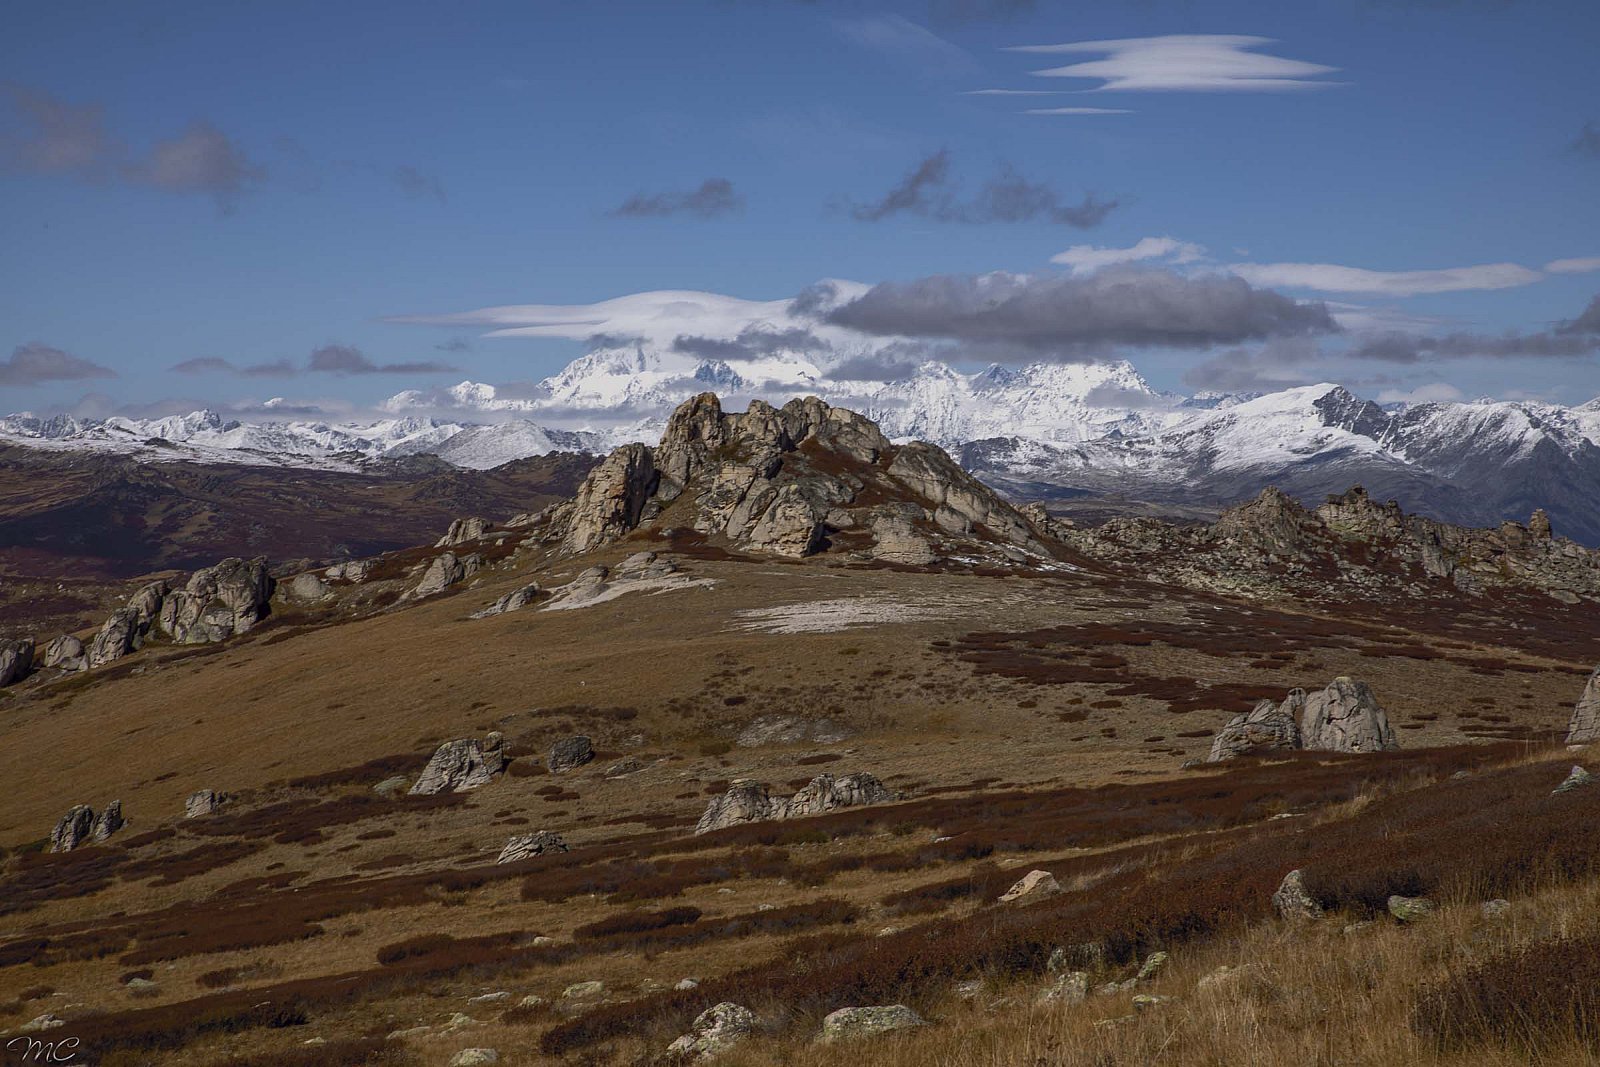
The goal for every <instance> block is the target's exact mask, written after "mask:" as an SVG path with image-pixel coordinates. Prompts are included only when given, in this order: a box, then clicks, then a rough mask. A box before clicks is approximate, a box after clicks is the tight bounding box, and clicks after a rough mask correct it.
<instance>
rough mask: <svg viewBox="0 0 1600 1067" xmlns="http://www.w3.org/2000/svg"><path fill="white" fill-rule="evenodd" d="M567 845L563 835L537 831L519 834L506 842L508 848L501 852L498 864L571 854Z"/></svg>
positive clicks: (497, 858) (497, 859)
mask: <svg viewBox="0 0 1600 1067" xmlns="http://www.w3.org/2000/svg"><path fill="white" fill-rule="evenodd" d="M570 851H572V850H571V849H570V848H568V847H567V843H566V842H565V841H563V840H562V839H561V835H560V834H557V833H552V832H551V831H549V830H535V831H534V832H533V833H531V834H519V835H517V836H516V837H513V838H512V839H511V840H509V841H507V842H506V847H505V848H503V849H501V850H500V855H499V856H498V857H496V859H495V862H496V863H515V862H517V861H518V860H525V859H532V858H533V857H534V856H543V855H544V854H545V853H547V852H570Z"/></svg>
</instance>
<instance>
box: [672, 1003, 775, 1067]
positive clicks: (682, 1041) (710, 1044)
mask: <svg viewBox="0 0 1600 1067" xmlns="http://www.w3.org/2000/svg"><path fill="white" fill-rule="evenodd" d="M755 1025H756V1013H755V1012H753V1011H751V1010H750V1009H749V1008H746V1007H744V1006H743V1005H741V1004H734V1003H733V1002H731V1001H723V1002H722V1003H721V1004H717V1005H715V1006H713V1007H710V1008H707V1009H706V1010H705V1011H703V1012H701V1013H700V1014H699V1015H697V1016H696V1017H695V1020H694V1022H693V1023H692V1024H690V1027H689V1032H688V1033H687V1034H684V1035H683V1036H682V1037H680V1038H678V1039H677V1040H676V1041H674V1042H673V1043H672V1044H671V1045H669V1046H667V1052H669V1053H677V1054H679V1055H681V1056H686V1057H690V1058H694V1057H699V1056H715V1055H716V1054H717V1053H719V1052H725V1051H726V1050H728V1049H730V1048H732V1047H733V1046H734V1045H736V1044H738V1043H739V1042H740V1041H743V1040H744V1039H745V1038H747V1037H749V1036H750V1032H751V1031H752V1030H754V1029H755Z"/></svg>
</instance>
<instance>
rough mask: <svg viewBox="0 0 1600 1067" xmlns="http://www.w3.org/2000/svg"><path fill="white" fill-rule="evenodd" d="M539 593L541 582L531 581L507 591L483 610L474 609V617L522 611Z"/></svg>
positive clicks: (483, 617)
mask: <svg viewBox="0 0 1600 1067" xmlns="http://www.w3.org/2000/svg"><path fill="white" fill-rule="evenodd" d="M539 593H540V589H539V583H538V582H529V583H528V584H527V585H525V586H522V587H521V588H519V589H513V590H511V592H509V593H507V594H506V595H505V596H503V597H501V598H500V599H499V600H496V601H495V602H494V603H493V604H490V605H489V606H488V607H486V608H484V609H483V610H482V611H474V612H473V613H472V617H473V618H474V619H487V618H489V617H490V616H491V615H504V614H505V613H506V612H508V611H521V610H522V609H523V608H525V607H527V606H528V605H529V604H531V603H533V602H534V600H535V599H536V598H537V597H538V596H539Z"/></svg>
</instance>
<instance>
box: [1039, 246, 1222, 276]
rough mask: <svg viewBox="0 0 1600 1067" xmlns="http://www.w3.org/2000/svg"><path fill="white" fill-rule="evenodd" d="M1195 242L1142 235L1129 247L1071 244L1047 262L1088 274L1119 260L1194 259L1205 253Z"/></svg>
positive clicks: (1180, 261)
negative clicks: (1142, 236)
mask: <svg viewBox="0 0 1600 1067" xmlns="http://www.w3.org/2000/svg"><path fill="white" fill-rule="evenodd" d="M1205 251H1206V250H1205V249H1204V248H1202V247H1200V246H1199V245H1197V244H1190V243H1189V242H1187V241H1180V240H1178V239H1177V238H1176V237H1145V238H1142V239H1140V241H1139V242H1138V243H1137V244H1135V245H1133V246H1132V247H1130V248H1101V247H1099V246H1097V245H1073V246H1072V247H1071V248H1069V249H1067V250H1066V251H1065V252H1058V253H1056V254H1055V255H1053V256H1051V257H1050V262H1052V263H1060V264H1062V265H1064V266H1067V267H1071V268H1072V273H1074V274H1089V273H1092V272H1094V271H1097V270H1100V269H1102V268H1104V267H1114V266H1116V265H1117V264H1119V263H1139V262H1143V261H1145V260H1151V259H1161V260H1166V261H1167V262H1169V263H1193V262H1194V261H1195V260H1197V259H1199V258H1200V257H1201V256H1203V255H1205Z"/></svg>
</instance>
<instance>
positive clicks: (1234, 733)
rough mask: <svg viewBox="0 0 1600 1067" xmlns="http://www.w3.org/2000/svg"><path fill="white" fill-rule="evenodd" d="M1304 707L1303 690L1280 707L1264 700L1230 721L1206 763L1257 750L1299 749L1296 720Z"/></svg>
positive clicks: (1294, 692)
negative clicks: (1251, 709)
mask: <svg viewBox="0 0 1600 1067" xmlns="http://www.w3.org/2000/svg"><path fill="white" fill-rule="evenodd" d="M1305 703H1306V692H1305V690H1304V689H1294V690H1291V691H1290V693H1289V695H1288V697H1286V698H1285V699H1284V701H1283V703H1281V704H1274V703H1273V702H1272V701H1270V700H1263V701H1261V702H1260V703H1259V704H1257V705H1256V706H1255V710H1253V711H1251V712H1250V713H1249V714H1247V715H1236V716H1235V717H1233V718H1232V719H1229V720H1228V723H1227V725H1225V726H1224V727H1223V728H1222V729H1221V730H1220V731H1218V732H1217V736H1216V737H1215V738H1214V739H1213V740H1212V742H1211V753H1210V754H1209V755H1208V756H1206V762H1207V763H1219V762H1221V761H1222V760H1229V759H1233V758H1235V757H1237V756H1242V755H1244V754H1245V753H1246V752H1251V751H1255V750H1259V749H1297V748H1299V747H1300V722H1299V718H1300V715H1301V713H1302V712H1303V711H1304V709H1305Z"/></svg>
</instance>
